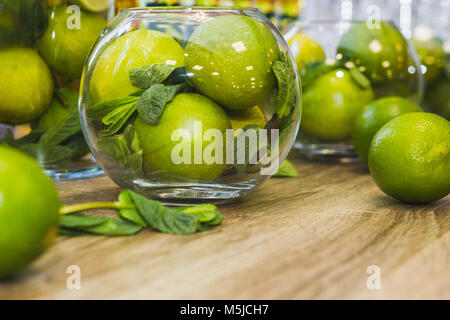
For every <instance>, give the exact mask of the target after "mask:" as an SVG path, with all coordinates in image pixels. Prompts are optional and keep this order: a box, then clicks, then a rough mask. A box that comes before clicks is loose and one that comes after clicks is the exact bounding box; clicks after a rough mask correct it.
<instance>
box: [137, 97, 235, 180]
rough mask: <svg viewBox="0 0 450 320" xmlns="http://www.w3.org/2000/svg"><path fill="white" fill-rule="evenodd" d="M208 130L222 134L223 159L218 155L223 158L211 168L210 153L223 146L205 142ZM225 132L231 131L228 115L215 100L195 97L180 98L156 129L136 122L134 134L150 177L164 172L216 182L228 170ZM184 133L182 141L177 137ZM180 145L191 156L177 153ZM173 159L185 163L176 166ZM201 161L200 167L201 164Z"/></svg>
mask: <svg viewBox="0 0 450 320" xmlns="http://www.w3.org/2000/svg"><path fill="white" fill-rule="evenodd" d="M199 126H200V127H201V130H200V129H199ZM209 129H214V131H217V130H218V133H220V134H221V137H220V139H221V140H222V142H223V144H222V147H223V156H222V157H220V156H219V155H217V156H218V157H219V158H220V160H219V161H217V162H219V163H210V164H208V163H206V161H205V159H206V158H205V156H206V155H209V154H211V152H208V150H210V148H211V147H215V148H220V146H221V144H220V142H219V141H216V140H215V139H214V138H212V139H213V140H212V142H209V141H206V140H207V139H206V138H205V140H204V139H203V138H204V135H205V134H207V131H208V130H209ZM226 129H231V124H230V120H229V119H228V116H227V115H226V113H225V111H223V109H222V108H221V107H220V106H218V105H217V104H216V103H214V102H213V101H212V100H210V99H208V98H206V97H204V96H202V95H199V94H195V93H181V94H178V95H177V96H176V97H175V99H174V100H173V101H172V102H171V103H169V104H168V105H167V106H166V108H165V109H164V112H163V114H162V116H161V118H160V120H159V123H158V124H157V125H149V124H147V123H145V122H144V121H143V120H142V119H141V118H140V117H138V118H137V119H136V122H135V130H136V133H137V135H138V137H139V141H140V143H141V147H142V149H143V156H144V170H145V173H146V174H149V175H150V174H152V173H157V172H164V173H167V174H169V175H171V176H179V177H186V178H192V179H198V180H214V179H215V178H217V177H218V176H220V175H221V174H222V172H223V171H224V170H225V167H226V163H225V162H226V161H225V148H226V143H225V137H226V135H225V130H226ZM183 131H184V132H185V133H186V134H189V137H184V138H183V139H182V138H181V136H179V137H177V136H176V134H177V133H178V134H183ZM189 138H191V139H190V140H189ZM178 139H179V140H178ZM177 145H178V146H179V147H180V146H183V147H184V148H185V150H186V152H190V155H189V154H185V153H183V152H182V151H181V150H178V149H177V147H176V146H177ZM208 146H209V147H208ZM196 150H201V151H202V154H203V157H202V154H197V153H196ZM173 154H174V155H173ZM174 156H175V157H178V156H180V157H182V156H185V157H186V161H184V163H177V162H179V161H178V160H176V159H175V158H174ZM196 159H200V160H198V161H197V160H196ZM199 161H200V162H201V163H198V162H199ZM207 161H209V160H207ZM187 162H190V164H189V163H187ZM194 162H197V163H194Z"/></svg>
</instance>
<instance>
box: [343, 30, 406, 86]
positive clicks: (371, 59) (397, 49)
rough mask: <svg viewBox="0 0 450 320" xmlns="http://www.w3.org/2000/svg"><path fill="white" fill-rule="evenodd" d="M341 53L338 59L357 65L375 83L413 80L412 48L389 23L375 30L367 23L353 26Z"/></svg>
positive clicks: (344, 40)
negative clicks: (404, 79)
mask: <svg viewBox="0 0 450 320" xmlns="http://www.w3.org/2000/svg"><path fill="white" fill-rule="evenodd" d="M337 52H338V55H337V56H338V59H340V60H341V61H343V62H347V61H351V62H352V63H354V64H355V65H356V66H358V68H359V69H360V70H361V71H362V72H364V74H365V75H366V76H367V77H369V78H370V79H371V81H372V82H384V81H387V80H396V79H400V78H406V77H409V73H408V71H407V69H408V66H409V65H410V63H411V62H412V61H411V58H410V55H409V52H408V44H407V42H406V40H405V38H404V37H403V36H402V34H401V33H400V31H398V30H397V28H395V27H394V26H393V25H392V24H390V23H388V22H381V23H380V25H379V26H375V27H369V26H368V25H367V24H366V22H365V21H364V22H359V23H355V24H353V25H352V26H351V27H350V29H349V30H348V31H347V32H346V33H345V34H344V35H343V36H342V38H341V41H340V43H339V46H338V49H337Z"/></svg>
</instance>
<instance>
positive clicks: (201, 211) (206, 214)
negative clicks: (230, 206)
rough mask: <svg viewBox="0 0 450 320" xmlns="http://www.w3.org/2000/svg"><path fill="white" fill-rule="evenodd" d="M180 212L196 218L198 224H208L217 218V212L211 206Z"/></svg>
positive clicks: (205, 205)
mask: <svg viewBox="0 0 450 320" xmlns="http://www.w3.org/2000/svg"><path fill="white" fill-rule="evenodd" d="M181 211H183V212H185V213H189V214H193V215H195V216H197V218H198V221H199V222H210V221H212V220H214V219H215V218H216V217H217V214H218V213H219V210H218V209H217V207H216V206H214V205H212V204H202V205H199V206H195V207H187V208H183V209H181Z"/></svg>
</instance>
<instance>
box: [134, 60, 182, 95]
mask: <svg viewBox="0 0 450 320" xmlns="http://www.w3.org/2000/svg"><path fill="white" fill-rule="evenodd" d="M174 70H175V66H172V65H169V64H166V63H157V64H152V65H149V66H143V67H139V68H136V69H133V70H131V71H130V80H131V83H132V84H133V85H134V86H135V87H138V88H141V89H148V88H150V87H151V86H152V85H154V84H159V83H162V82H163V81H164V80H166V79H167V77H168V76H169V75H170V74H171V73H172V71H174Z"/></svg>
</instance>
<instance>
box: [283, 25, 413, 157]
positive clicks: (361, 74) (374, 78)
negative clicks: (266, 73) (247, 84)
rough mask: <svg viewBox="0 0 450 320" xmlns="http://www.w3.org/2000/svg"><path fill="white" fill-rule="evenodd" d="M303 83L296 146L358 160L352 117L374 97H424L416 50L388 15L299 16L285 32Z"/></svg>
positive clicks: (313, 154) (307, 151)
mask: <svg viewBox="0 0 450 320" xmlns="http://www.w3.org/2000/svg"><path fill="white" fill-rule="evenodd" d="M285 37H286V39H287V41H288V43H289V45H290V47H291V50H292V53H293V55H294V57H295V59H296V63H297V67H298V70H299V74H300V76H301V79H302V89H303V117H302V124H301V128H300V132H301V134H300V135H299V137H298V139H297V142H296V145H295V146H296V148H297V149H299V150H300V152H301V153H303V154H304V155H305V156H307V157H309V158H315V159H321V158H323V159H328V160H336V161H341V162H348V161H356V160H358V157H357V155H356V153H355V151H354V149H353V146H352V143H351V132H352V123H353V120H354V119H355V117H356V116H357V114H358V113H359V112H360V111H361V110H362V109H363V108H364V107H365V106H366V105H367V104H368V103H370V102H371V101H373V100H375V99H378V98H382V97H388V96H398V97H404V98H407V99H409V100H411V101H412V102H415V103H419V102H420V99H421V95H422V77H421V74H420V71H419V70H420V69H419V67H418V62H417V57H416V54H415V51H414V50H413V49H412V47H411V46H410V45H409V43H408V42H407V41H406V40H405V38H404V37H403V35H402V34H401V33H400V32H399V31H398V29H397V28H396V27H395V26H394V25H393V24H392V23H389V22H385V21H378V22H376V21H370V20H367V21H345V20H341V21H300V22H296V23H294V24H292V25H291V26H289V27H288V28H287V31H286V35H285Z"/></svg>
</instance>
